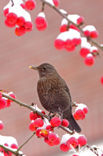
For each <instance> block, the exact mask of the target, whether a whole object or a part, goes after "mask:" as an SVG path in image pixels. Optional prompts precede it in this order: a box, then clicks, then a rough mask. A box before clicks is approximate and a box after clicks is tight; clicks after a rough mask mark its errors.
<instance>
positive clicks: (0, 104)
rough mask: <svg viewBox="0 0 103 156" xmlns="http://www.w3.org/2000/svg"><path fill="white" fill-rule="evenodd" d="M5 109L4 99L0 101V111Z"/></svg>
mask: <svg viewBox="0 0 103 156" xmlns="http://www.w3.org/2000/svg"><path fill="white" fill-rule="evenodd" d="M5 107H6V100H5V99H4V98H1V99H0V109H3V108H5Z"/></svg>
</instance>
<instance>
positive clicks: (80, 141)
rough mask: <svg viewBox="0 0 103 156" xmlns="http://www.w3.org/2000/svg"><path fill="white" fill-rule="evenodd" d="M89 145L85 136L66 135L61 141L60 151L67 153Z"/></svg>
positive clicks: (76, 134)
mask: <svg viewBox="0 0 103 156" xmlns="http://www.w3.org/2000/svg"><path fill="white" fill-rule="evenodd" d="M86 144H87V139H86V137H85V136H84V135H80V134H78V133H74V134H73V135H69V134H64V135H63V136H62V139H61V143H60V149H61V150H62V151H64V152H67V151H69V150H72V149H76V148H77V147H82V146H85V145H86Z"/></svg>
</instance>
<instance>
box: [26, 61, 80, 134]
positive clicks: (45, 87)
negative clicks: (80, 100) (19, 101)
mask: <svg viewBox="0 0 103 156" xmlns="http://www.w3.org/2000/svg"><path fill="white" fill-rule="evenodd" d="M29 68H31V69H34V70H37V71H38V74H39V80H38V82H37V93H38V97H39V100H40V103H41V105H42V106H43V107H44V108H45V109H46V110H47V111H48V112H49V113H54V114H55V113H57V114H59V115H60V116H61V118H62V119H67V120H68V121H69V126H68V128H69V129H70V130H71V131H76V132H77V133H79V132H81V128H80V126H79V125H78V123H77V122H76V121H75V119H74V117H73V114H72V103H73V102H72V98H71V94H70V91H69V88H68V86H67V84H66V82H65V80H64V79H63V78H62V77H61V76H60V75H59V74H58V72H57V70H56V69H55V67H54V66H53V65H51V64H49V63H42V64H40V65H39V66H34V65H31V66H29Z"/></svg>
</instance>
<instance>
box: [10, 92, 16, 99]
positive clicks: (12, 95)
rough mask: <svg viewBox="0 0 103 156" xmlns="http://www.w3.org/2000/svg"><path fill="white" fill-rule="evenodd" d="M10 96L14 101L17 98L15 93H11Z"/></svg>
mask: <svg viewBox="0 0 103 156" xmlns="http://www.w3.org/2000/svg"><path fill="white" fill-rule="evenodd" d="M8 95H9V96H10V97H12V98H14V99H15V98H16V96H15V94H14V93H13V92H9V93H8Z"/></svg>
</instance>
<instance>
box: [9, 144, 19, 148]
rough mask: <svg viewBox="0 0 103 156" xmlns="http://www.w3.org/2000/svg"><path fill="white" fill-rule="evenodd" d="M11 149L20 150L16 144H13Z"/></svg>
mask: <svg viewBox="0 0 103 156" xmlns="http://www.w3.org/2000/svg"><path fill="white" fill-rule="evenodd" d="M10 147H11V148H13V149H18V146H17V145H16V144H11V146H10Z"/></svg>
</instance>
